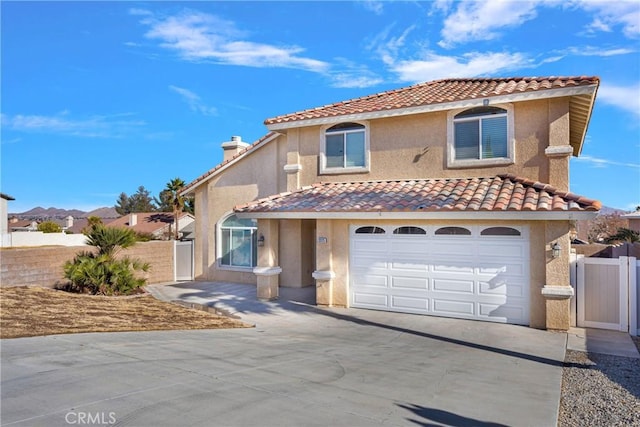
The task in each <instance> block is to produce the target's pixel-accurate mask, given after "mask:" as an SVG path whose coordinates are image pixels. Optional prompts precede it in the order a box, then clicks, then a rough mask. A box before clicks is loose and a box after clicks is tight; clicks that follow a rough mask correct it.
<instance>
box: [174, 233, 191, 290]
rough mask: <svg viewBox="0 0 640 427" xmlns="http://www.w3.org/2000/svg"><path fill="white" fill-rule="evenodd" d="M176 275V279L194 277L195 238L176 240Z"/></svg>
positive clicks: (182, 279) (181, 279)
mask: <svg viewBox="0 0 640 427" xmlns="http://www.w3.org/2000/svg"><path fill="white" fill-rule="evenodd" d="M174 243H175V246H174V257H173V259H174V260H175V261H174V262H175V265H174V269H173V271H174V276H175V280H176V281H184V280H193V279H194V274H193V271H194V257H193V240H185V241H178V240H175V241H174Z"/></svg>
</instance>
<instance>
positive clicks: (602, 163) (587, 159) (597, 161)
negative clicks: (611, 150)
mask: <svg viewBox="0 0 640 427" xmlns="http://www.w3.org/2000/svg"><path fill="white" fill-rule="evenodd" d="M573 160H575V161H578V162H583V163H591V165H593V166H595V167H597V168H606V167H608V166H622V167H627V168H634V169H640V164H639V163H625V162H617V161H615V160H609V159H603V158H601V157H592V156H580V157H576V158H574V159H573Z"/></svg>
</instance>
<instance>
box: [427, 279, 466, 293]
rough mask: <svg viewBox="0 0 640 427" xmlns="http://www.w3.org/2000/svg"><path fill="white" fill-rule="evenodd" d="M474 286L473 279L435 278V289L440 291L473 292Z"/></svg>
mask: <svg viewBox="0 0 640 427" xmlns="http://www.w3.org/2000/svg"><path fill="white" fill-rule="evenodd" d="M474 288H475V282H474V281H473V280H451V279H433V290H434V291H438V292H456V293H464V294H473V293H474Z"/></svg>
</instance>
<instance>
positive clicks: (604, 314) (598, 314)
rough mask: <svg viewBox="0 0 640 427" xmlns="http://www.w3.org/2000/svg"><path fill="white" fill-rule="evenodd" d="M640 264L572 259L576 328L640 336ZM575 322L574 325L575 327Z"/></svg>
mask: <svg viewBox="0 0 640 427" xmlns="http://www.w3.org/2000/svg"><path fill="white" fill-rule="evenodd" d="M639 277H640V262H639V261H638V260H636V258H634V257H625V256H622V257H619V258H588V257H584V256H582V255H578V256H575V257H574V258H573V259H572V266H571V286H573V287H574V290H575V293H576V298H574V302H573V303H572V324H574V325H576V326H578V327H586V328H599V329H612V330H616V331H623V332H629V333H630V334H632V335H638V332H639V331H640V316H638V307H640V292H639V290H638V288H639V284H638V278H639ZM573 322H574V323H573Z"/></svg>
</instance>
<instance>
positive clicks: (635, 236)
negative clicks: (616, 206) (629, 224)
mask: <svg viewBox="0 0 640 427" xmlns="http://www.w3.org/2000/svg"><path fill="white" fill-rule="evenodd" d="M605 241H606V242H607V243H622V242H627V243H636V242H640V233H639V232H637V231H635V230H631V229H629V228H618V232H617V233H616V234H613V235H611V236H609V237H607V239H606V240H605Z"/></svg>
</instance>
